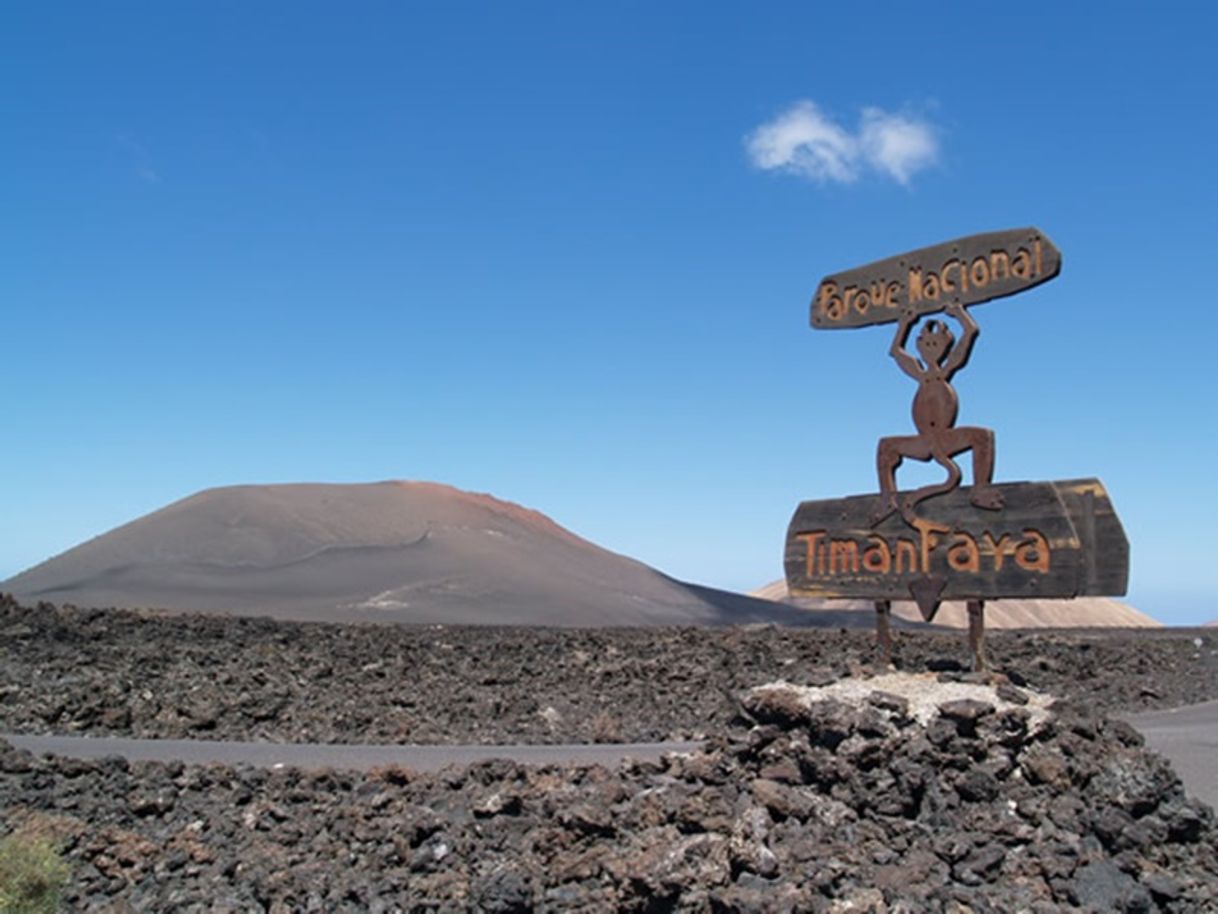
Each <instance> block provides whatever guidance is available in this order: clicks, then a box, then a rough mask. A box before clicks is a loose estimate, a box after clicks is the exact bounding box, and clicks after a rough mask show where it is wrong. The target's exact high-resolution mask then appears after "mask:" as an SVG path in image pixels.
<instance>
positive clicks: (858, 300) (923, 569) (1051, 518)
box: [784, 228, 1129, 669]
mask: <svg viewBox="0 0 1218 914" xmlns="http://www.w3.org/2000/svg"><path fill="white" fill-rule="evenodd" d="M1061 261H1062V258H1061V252H1060V251H1059V250H1058V249H1057V247H1056V246H1055V245H1054V244H1053V242H1052V241H1050V240H1049V238H1048V236H1047V235H1045V233H1044V232H1042V231H1040V230H1039V229H1036V228H1021V229H1010V230H1008V231H1002V232H987V233H984V234H980V235H970V236H968V237H965V238H957V239H956V240H954V241H947V242H944V243H943V244H937V245H934V246H932V247H927V248H921V249H919V250H916V251H910V252H909V253H907V254H900V255H898V256H896V257H889V258H887V259H885V260H879V261H876V262H875V263H871V264H867V265H866V266H862V267H857V268H855V269H852V270H846V271H844V272H841V273H835V274H832V275H830V276H827V277H825V278H824V279H823V280H821V282H820V285H819V286H818V288H817V290H816V294H815V295H814V296H813V299H812V326H813V327H814V328H817V329H843V328H851V327H865V326H869V325H872V324H884V323H896V324H897V327H896V332H895V334H894V336H893V338H892V343H891V345H890V346H889V350H888V354H889V355H890V356H891V357H892V358H893V360H894V361H895V362H896V364H897V366H898V367H899V368H900V369H901V370H902V371H903V372H904V373H905V374H907V375H909V376H910V377H911V378H912V379H913V380H914V381H915V382H917V390H916V392H915V394H914V398H913V410H912V412H913V424H914V431H915V433H914V434H906V435H891V436H887V437H884V438H881V439H880V441H879V445H878V447H877V449H876V470H877V476H878V480H877V484H878V489H879V492H878V494H871V495H859V496H852V497H849V498H841V499H833V500H825V501H814V502H804V503H803V504H801V505H800V506H799V508H798V509H797V510H796V512H795V516H794V517H793V518H792V519H791V524H790V527H789V528H788V531H787V540H786V553H785V556H784V567H785V569H786V576H787V586H788V589H789V591H790V593H792V594H793V595H797V596H814V597H829V598H833V597H842V598H849V597H853V598H858V597H864V598H867V599H871V600H874V601H875V605H876V624H877V632H878V636H879V644H880V650H881V655H882V656H883V657H884V658H885V660H886V661H888V660H891V643H892V642H891V631H890V628H889V612H890V607H891V602H890V601H892V600H894V599H909V598H912V599H914V600H915V601H916V602H917V604H918V607H919V609H920V610H921V612H922V615H923V617H924V618H925V619H926V620H927V621H931V620H933V619H934V616H935V613H936V611H937V609H938V606H939V603H940V601H941V600H943V599H951V598H955V599H967V600H968V610H969V613H968V615H969V643H970V645H971V646H972V652H973V664H974V666H975V667H976V668H978V669H982V668H984V666H985V657H984V651H983V644H984V606H985V603H984V601H985V600H987V599H999V598H1004V597H1074V596H1080V595H1084V594H1096V595H1100V594H1103V595H1112V596H1119V595H1121V594H1123V593H1124V592H1125V588H1126V583H1127V579H1128V573H1129V544H1128V541H1127V540H1126V538H1125V533H1124V530H1123V529H1122V527H1121V524H1120V521H1119V520H1118V519H1117V516H1116V513H1115V511H1114V510H1113V508H1112V504H1111V502H1110V500H1109V498H1108V494H1107V492H1106V491H1105V490H1104V487H1103V484H1102V483H1100V481H1099V480H1098V479H1084V480H1069V481H1064V482H1019V483H1005V484H1001V485H996V484H995V483H994V480H993V474H994V462H995V436H994V433H993V431H991V430H990V429H988V428H983V427H981V426H971V425H970V426H958V425H957V424H956V417H957V414H958V412H959V398H958V396H957V394H956V390H955V388H954V387H953V386H952V379H953V377H954V376H955V374H956V373H957V372H958V371H960V369H962V368H963V367H964V366H965V365H966V364H967V363H968V360H969V356H970V355H971V354H972V350H973V345H974V343H975V342H976V340H977V337H978V335H979V334H980V328H979V327H978V325H977V322H976V321H975V320H974V319H973V317H972V315H971V314H970V313H969V312H968V310H967V306H969V305H976V304H980V303H982V302H986V301H991V300H992V299H995V298H1000V297H1003V296H1008V295H1014V294H1016V293H1018V292H1023V291H1025V290H1027V289H1031V288H1033V287H1035V286H1038V285H1040V284H1041V283H1043V282H1046V281H1048V280H1050V279H1052V278H1053V277H1055V276H1057V275H1058V273H1059V272H1060V271H1061ZM939 312H945V316H946V317H949V318H951V319H952V321H954V323H955V324H956V325H958V328H957V330H953V326H952V323H951V322H949V321H948V320H944V319H929V320H926V321H925V322H924V323H922V324H921V327H920V328H919V329H918V332H917V334H916V335H914V333H913V330H914V327H915V326H916V325H918V323H919V322H920V321H921V320H922V318H923V317H926V316H927V315H931V314H937V313H939ZM957 332H958V333H959V336H957ZM911 337H913V340H914V342H913V350H914V351H912V352H911V351H910V339H911ZM965 453H971V454H972V470H973V472H972V476H973V478H972V485H970V486H966V487H961V482H962V481H963V478H964V473H963V471H962V470H961V469H960V466H959V465H958V464H957V462H956V458H957V457H959V456H960V455H961V454H965ZM907 459H908V460H918V461H934V462H935V463H938V464H939V465H940V466H942V467H943V469H944V473H945V476H944V478H943V480H942V481H941V482H936V483H931V484H929V485H925V486H922V487H920V488H917V489H914V490H913V491H908V492H902V491H900V490H899V488H898V485H897V469H898V468H899V467H900V465H901V463H902V462H903V461H905V460H907Z"/></svg>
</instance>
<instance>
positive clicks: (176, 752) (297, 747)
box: [0, 733, 701, 771]
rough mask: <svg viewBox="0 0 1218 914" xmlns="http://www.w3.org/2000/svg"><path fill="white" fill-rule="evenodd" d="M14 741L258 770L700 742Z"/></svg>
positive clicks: (544, 757)
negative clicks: (386, 744) (430, 743)
mask: <svg viewBox="0 0 1218 914" xmlns="http://www.w3.org/2000/svg"><path fill="white" fill-rule="evenodd" d="M0 739H3V740H5V741H7V742H9V743H11V744H12V745H14V746H16V747H18V748H20V749H26V750H28V751H30V752H33V753H34V754H36V755H42V754H43V753H48V752H49V753H52V754H55V755H65V756H69V757H71V758H86V759H95V758H104V757H105V756H108V755H121V756H123V757H124V758H127V759H129V760H131V761H139V760H160V761H168V760H175V759H176V760H180V761H183V762H187V763H189V764H195V765H206V764H209V763H212V762H219V763H222V764H226V765H237V764H247V765H257V766H259V767H262V768H274V767H278V766H282V767H296V768H304V769H319V768H352V769H357V770H360V771H366V770H368V769H369V768H378V767H380V766H382V765H401V766H403V767H405V768H413V769H414V770H415V771H438V770H439V769H441V768H443V767H445V766H446V765H468V764H470V763H471V762H480V761H486V760H487V759H499V758H510V759H512V760H513V761H517V762H523V763H525V764H529V765H549V764H563V763H574V764H586V765H595V764H600V765H607V766H612V765H616V764H617V763H618V762H620V761H622V760H623V759H627V758H631V759H640V760H653V761H654V760H656V759H659V757H660V756H661V755H662V754H663V753H665V752H689V751H692V750H694V749H696V748H698V747H699V746H700V745H701V743H689V742H687V743H679V742H673V743H604V744H601V743H596V744H592V745H586V744H585V745H568V746H536V745H534V746H385V745H366V744H365V745H361V744H355V745H346V744H343V745H339V744H322V743H237V742H219V741H215V740H202V739H128V738H125V737H111V736H96V737H94V736H23V735H17V734H8V733H2V734H0Z"/></svg>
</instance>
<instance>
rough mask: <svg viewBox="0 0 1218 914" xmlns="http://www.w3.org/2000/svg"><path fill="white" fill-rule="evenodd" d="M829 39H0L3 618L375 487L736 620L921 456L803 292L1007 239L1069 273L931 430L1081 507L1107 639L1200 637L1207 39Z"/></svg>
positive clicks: (440, 35) (201, 20) (10, 12)
mask: <svg viewBox="0 0 1218 914" xmlns="http://www.w3.org/2000/svg"><path fill="white" fill-rule="evenodd" d="M849 6H850V5H848V4H789V5H788V4H771V5H765V6H761V5H747V6H746V5H744V4H705V3H679V4H654V3H637V4H636V3H616V4H612V5H608V4H606V5H603V6H593V5H591V4H532V3H523V4H466V3H448V4H431V5H424V4H390V3H384V4H375V3H368V4H355V5H351V4H347V5H342V6H341V7H340V5H337V4H317V3H291V4H287V3H283V4H261V5H253V4H245V3H207V4H202V3H196V4H192V3H181V4H154V3H146V4H126V3H113V4H94V5H77V6H70V5H58V4H10V5H9V7H8V8H7V9H6V10H5V12H4V13H2V14H0V85H2V86H3V88H2V89H0V106H2V107H0V116H2V119H0V124H3V126H2V127H0V137H2V138H3V142H2V143H0V174H2V175H3V179H2V180H0V207H2V211H3V214H4V217H3V219H0V233H2V237H0V241H2V242H3V251H4V256H3V258H2V263H3V268H2V269H0V307H2V308H3V317H4V322H3V327H4V335H3V338H4V343H5V345H4V376H5V379H6V384H5V395H4V396H3V398H0V416H3V427H4V430H5V432H6V434H5V447H4V448H3V451H2V452H0V499H2V503H3V516H4V523H3V524H2V525H0V578H3V577H6V576H8V575H10V574H13V573H15V572H17V571H19V570H21V569H22V568H24V567H27V566H28V565H31V564H33V563H35V562H37V561H40V560H42V559H44V558H46V557H48V556H49V555H51V554H53V553H56V552H59V551H61V550H63V549H65V548H67V547H69V546H71V545H73V544H75V543H77V542H79V541H81V540H83V539H86V538H88V537H90V536H93V535H96V534H98V533H101V532H103V531H105V530H107V529H109V528H111V527H113V526H115V525H117V524H119V523H122V522H124V521H127V520H129V519H132V518H133V517H135V516H138V515H140V514H143V513H145V512H147V511H150V510H153V509H155V508H157V507H160V506H161V505H163V504H165V503H167V502H169V501H172V500H175V499H177V498H180V497H183V496H185V495H188V494H190V493H192V492H194V491H197V490H199V489H202V488H206V487H209V486H217V485H226V484H233V483H247V482H279V481H284V482H286V481H303V480H320V481H364V480H377V479H385V478H408V479H432V480H438V481H443V482H448V483H452V484H454V485H457V486H460V487H463V488H468V489H473V490H477V491H489V492H492V493H493V494H495V495H498V496H500V497H504V498H507V499H511V500H513V501H518V502H522V503H524V504H527V505H529V506H531V507H535V508H538V509H539V510H542V511H545V512H546V513H548V514H550V515H551V516H553V517H554V518H555V519H556V520H558V521H559V522H560V523H562V524H564V525H566V526H568V527H570V528H571V529H573V530H574V531H576V532H577V533H579V534H581V535H583V536H586V537H588V538H589V539H592V540H594V541H596V542H599V543H601V544H602V545H605V546H607V547H609V548H612V549H615V550H617V551H621V552H624V553H627V554H629V555H632V556H635V557H637V558H639V559H642V560H644V561H646V562H648V563H650V564H652V565H654V566H656V567H658V568H660V569H662V570H664V571H666V572H668V573H670V574H673V575H675V576H678V577H682V578H685V579H690V580H695V581H699V582H704V583H708V584H713V585H718V586H722V587H728V588H734V589H749V588H751V587H754V586H758V585H760V584H763V583H766V582H767V581H770V580H772V579H775V578H777V577H779V576H780V575H781V552H782V541H783V536H784V533H785V529H786V524H787V521H788V520H789V518H790V515H791V512H792V511H793V510H794V508H795V506H796V504H797V503H798V502H799V501H800V500H801V499H807V498H823V497H833V496H837V495H843V494H850V493H857V492H866V491H870V490H872V489H873V488H874V486H875V480H874V448H875V442H876V439H877V438H879V437H880V436H882V435H889V434H900V433H905V432H907V431H911V430H912V429H911V425H910V419H909V412H908V410H909V401H910V398H911V396H912V389H911V387H910V383H909V381H908V379H906V378H904V377H903V376H902V375H901V373H900V372H899V371H898V370H897V369H896V367H895V366H894V365H893V364H892V363H891V361H890V360H888V359H887V357H886V351H887V347H888V343H889V337H890V328H889V327H876V328H870V329H865V330H858V331H854V332H850V333H823V332H813V331H812V330H811V329H810V328H809V326H808V314H807V308H808V301H809V299H810V297H811V294H812V292H813V290H814V289H815V287H816V284H817V282H818V280H819V279H820V277H821V276H823V275H824V274H826V273H830V272H835V271H838V270H841V269H844V268H847V267H851V266H855V265H859V264H862V263H865V262H867V261H870V260H873V259H876V258H879V257H883V256H887V255H889V254H895V253H898V252H900V251H904V250H908V249H910V248H914V247H920V246H923V245H928V244H932V243H934V242H938V241H941V240H945V239H948V238H952V237H956V236H959V235H964V234H970V233H973V232H977V231H987V230H994V229H1001V228H1009V227H1016V226H1023V225H1029V224H1034V225H1037V226H1039V227H1040V228H1041V229H1043V230H1044V231H1045V232H1047V233H1048V234H1049V235H1050V236H1051V237H1052V238H1053V240H1054V241H1055V242H1056V243H1057V245H1058V246H1059V247H1060V248H1061V250H1062V252H1063V259H1064V266H1063V270H1062V275H1061V276H1060V277H1059V278H1058V279H1057V280H1055V281H1054V282H1052V283H1050V284H1048V285H1045V286H1042V287H1040V288H1038V289H1035V290H1033V291H1030V292H1028V293H1026V294H1024V295H1021V296H1018V297H1016V298H1010V299H1005V300H1001V301H998V302H993V303H990V304H986V305H982V306H979V307H977V308H975V309H973V314H974V316H975V317H976V319H977V320H978V322H979V323H980V324H981V327H982V336H981V338H980V340H979V341H978V343H977V346H976V349H975V351H974V356H973V360H972V363H971V364H970V366H969V367H968V368H967V369H966V370H965V371H964V372H963V373H961V374H960V375H959V376H958V377H957V379H956V386H957V388H958V390H959V392H960V396H961V402H962V410H961V422H962V423H968V424H982V425H989V426H991V427H993V428H995V429H996V431H997V435H998V461H997V474H996V476H997V478H998V479H999V480H1015V479H1067V478H1073V477H1078V476H1099V477H1100V478H1102V479H1103V480H1104V482H1105V483H1106V484H1107V486H1108V488H1109V491H1110V494H1111V495H1112V498H1113V500H1114V502H1115V504H1116V507H1117V509H1118V510H1119V512H1120V514H1121V517H1122V519H1123V521H1124V523H1125V525H1126V527H1127V530H1128V533H1129V538H1130V540H1131V543H1132V547H1133V573H1132V578H1131V591H1130V600H1131V602H1133V603H1135V605H1138V606H1139V607H1140V608H1142V609H1144V610H1145V611H1147V612H1150V613H1151V614H1153V615H1155V616H1157V617H1158V618H1160V619H1163V620H1164V621H1168V622H1174V623H1187V622H1199V621H1204V620H1207V619H1211V618H1214V617H1218V605H1216V604H1218V601H1216V600H1215V594H1218V561H1215V560H1214V558H1213V555H1212V552H1213V547H1212V544H1211V541H1210V539H1209V537H1210V536H1211V530H1212V523H1211V521H1212V518H1213V517H1214V513H1215V508H1216V507H1218V497H1216V496H1215V493H1214V489H1213V485H1214V480H1215V475H1214V472H1213V467H1214V464H1215V458H1216V457H1218V454H1216V449H1215V419H1214V415H1215V409H1214V405H1213V404H1214V399H1215V393H1218V383H1216V382H1215V380H1214V374H1213V365H1214V361H1215V355H1214V354H1215V340H1216V339H1218V316H1216V315H1218V303H1216V302H1215V290H1216V286H1215V282H1214V279H1213V271H1212V269H1211V265H1212V263H1213V259H1214V256H1215V253H1216V245H1215V242H1216V241H1218V184H1216V182H1215V179H1214V164H1213V157H1214V156H1213V149H1214V148H1215V145H1216V144H1218V135H1216V134H1218V130H1216V127H1215V110H1216V107H1215V101H1214V99H1215V97H1216V95H1218V66H1216V65H1215V63H1214V62H1213V55H1212V48H1211V46H1210V36H1212V34H1213V32H1214V29H1215V27H1216V26H1218V14H1216V13H1214V12H1212V11H1211V8H1210V7H1209V6H1208V5H1205V4H1188V5H1172V4H1161V3H1160V4H1154V5H1153V6H1152V5H1149V4H1147V5H1123V4H1107V5H1105V7H1104V12H1103V14H1102V15H1100V14H1098V13H1091V12H1089V9H1090V7H1089V6H1088V5H1084V4H1074V5H1065V4H1063V5H1061V6H1059V7H1057V8H1055V10H1054V12H1053V14H1052V15H1045V14H1042V13H1034V12H1033V11H1031V10H1030V8H1029V9H1024V8H1020V7H1010V6H1006V7H1001V8H998V7H994V8H993V11H992V12H991V11H986V10H983V9H981V8H979V7H978V6H977V5H976V4H957V5H943V6H939V7H936V8H934V9H933V10H930V9H929V8H928V7H925V6H913V5H909V4H891V5H877V6H872V7H868V8H866V9H859V10H856V9H853V8H848V7H849ZM864 112H870V113H868V114H865V113H864ZM792 117H794V118H795V119H796V120H795V129H794V132H793V133H792V132H791V131H787V132H786V133H782V135H781V136H780V137H779V141H778V142H777V145H775V143H773V142H771V143H770V145H769V146H768V147H766V149H767V150H768V152H766V153H765V154H760V153H758V150H757V146H756V144H755V142H754V143H752V144H751V141H752V140H755V138H756V137H757V136H758V131H759V130H762V129H763V128H765V127H766V125H770V126H771V127H773V126H774V125H775V124H778V125H780V126H781V125H782V124H784V123H785V124H786V125H787V126H788V127H789V126H791V123H792V122H791V118H792ZM801 117H802V118H803V120H800V118H801ZM784 118H786V119H787V120H786V121H784V120H783V119H784ZM877 119H878V120H877ZM877 123H878V124H879V125H880V127H881V128H883V129H881V130H880V132H879V134H876V133H875V125H876V124H877ZM867 124H869V125H871V129H870V132H868V129H865V125H867ZM780 133H781V131H780ZM771 139H773V136H772V135H771ZM784 142H785V143H786V145H785V146H784V145H783V143H784ZM826 150H828V153H832V155H834V156H836V157H837V158H834V159H832V161H831V162H830V165H831V166H832V167H827V166H826V162H827V161H829V160H827V159H826V158H825V156H826V154H827V153H826ZM767 155H768V158H767ZM766 165H768V166H771V167H764V166H766ZM920 478H921V477H919V476H918V474H917V473H916V472H911V473H909V475H908V476H903V477H902V482H903V483H904V482H907V481H909V482H917V481H918V480H919V479H920Z"/></svg>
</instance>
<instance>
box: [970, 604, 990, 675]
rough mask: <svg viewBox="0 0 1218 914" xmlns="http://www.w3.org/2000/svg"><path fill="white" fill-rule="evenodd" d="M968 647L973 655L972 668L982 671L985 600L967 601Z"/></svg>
mask: <svg viewBox="0 0 1218 914" xmlns="http://www.w3.org/2000/svg"><path fill="white" fill-rule="evenodd" d="M968 647H969V650H970V651H971V652H972V655H973V669H974V670H976V671H977V672H983V671H984V670H985V669H986V668H987V667H986V662H985V601H984V600H969V601H968Z"/></svg>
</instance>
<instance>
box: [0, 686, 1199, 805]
mask: <svg viewBox="0 0 1218 914" xmlns="http://www.w3.org/2000/svg"><path fill="white" fill-rule="evenodd" d="M1126 720H1128V721H1129V722H1130V723H1132V724H1133V725H1134V726H1135V727H1137V728H1138V730H1139V731H1141V733H1142V735H1143V736H1145V737H1146V742H1147V743H1148V744H1149V745H1150V747H1151V748H1152V749H1154V750H1155V751H1156V752H1159V753H1161V754H1162V755H1164V756H1166V757H1167V758H1168V759H1169V760H1170V761H1171V763H1172V766H1173V767H1174V768H1175V769H1176V772H1177V773H1178V774H1179V775H1180V778H1181V780H1183V781H1184V786H1185V789H1186V790H1187V791H1188V792H1189V794H1191V795H1192V796H1195V797H1197V798H1198V799H1200V800H1203V801H1204V802H1206V803H1208V804H1209V805H1210V806H1213V807H1215V808H1218V701H1210V702H1205V703H1204V704H1198V705H1187V706H1185V707H1182V708H1174V709H1172V710H1169V711H1149V712H1146V713H1143V714H1133V715H1128V716H1126ZM0 739H4V740H7V741H8V742H9V743H12V744H13V745H14V746H17V747H19V748H22V749H27V750H29V751H31V752H34V753H36V754H42V753H46V752H50V753H54V754H57V755H66V756H71V757H73V758H102V757H104V756H107V755H121V756H124V757H126V758H128V759H130V760H132V761H135V760H140V759H159V760H170V759H178V760H181V761H183V762H188V763H191V764H207V763H209V762H221V763H224V764H229V765H235V764H241V763H244V764H248V765H257V766H260V767H265V768H272V767H276V766H295V767H297V768H306V769H317V768H354V769H359V770H367V769H369V768H376V767H379V766H381V765H401V766H403V767H406V768H413V769H414V770H416V771H436V770H438V769H440V768H443V767H445V766H446V765H464V764H469V763H470V762H477V761H485V760H487V759H493V758H510V759H512V760H514V761H517V762H523V763H525V764H532V765H545V764H562V763H574V764H588V765H592V764H601V765H609V766H612V765H616V764H617V763H619V762H620V761H622V760H623V759H626V758H633V759H642V760H655V759H658V758H659V757H660V755H662V754H663V753H665V752H689V751H692V750H694V749H696V748H698V747H699V746H700V745H701V744H700V743H697V742H672V743H631V744H621V743H612V744H610V743H606V744H594V745H566V746H536V745H534V746H520V745H517V746H385V745H335V744H315V743H236V742H217V741H212V740H195V739H126V738H120V737H88V736H22V735H10V734H7V733H5V734H0Z"/></svg>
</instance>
